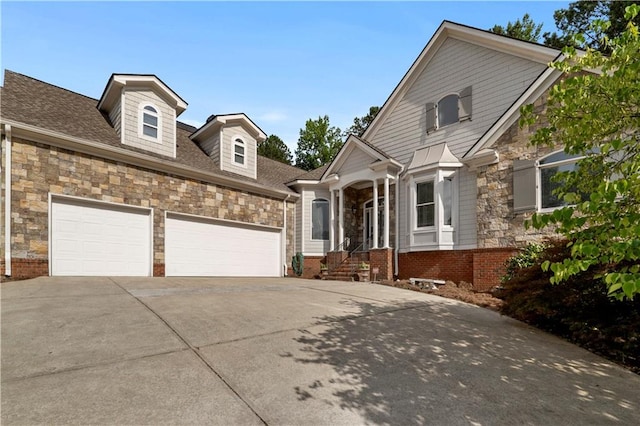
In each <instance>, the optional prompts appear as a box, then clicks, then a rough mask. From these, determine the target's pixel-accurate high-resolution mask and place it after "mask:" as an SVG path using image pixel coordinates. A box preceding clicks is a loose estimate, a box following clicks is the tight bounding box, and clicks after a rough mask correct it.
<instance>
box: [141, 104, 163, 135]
mask: <svg viewBox="0 0 640 426" xmlns="http://www.w3.org/2000/svg"><path fill="white" fill-rule="evenodd" d="M148 106H149V107H151V108H153V109H155V110H156V117H157V118H158V137H157V138H153V137H151V136H147V135H145V134H144V131H143V128H144V114H149V113H150V111H146V110H145V109H144V108H145V107H148ZM138 137H139V138H141V139H144V140H147V141H151V142H155V143H160V144H161V143H162V112H161V111H160V108H158V106H157V105H155V104H152V103H150V102H141V103H140V105H138Z"/></svg>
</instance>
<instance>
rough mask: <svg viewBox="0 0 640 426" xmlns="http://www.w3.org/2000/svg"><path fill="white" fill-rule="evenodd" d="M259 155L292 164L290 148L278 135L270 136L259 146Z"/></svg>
mask: <svg viewBox="0 0 640 426" xmlns="http://www.w3.org/2000/svg"><path fill="white" fill-rule="evenodd" d="M258 154H259V155H262V156H263V157H267V158H271V159H272V160H276V161H279V162H281V163H284V164H291V161H292V156H291V151H290V150H289V147H288V146H287V145H286V144H285V143H284V142H283V141H282V139H280V138H279V137H277V136H276V135H269V137H267V139H265V140H264V142H262V143H260V144H258Z"/></svg>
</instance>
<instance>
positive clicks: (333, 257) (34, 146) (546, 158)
mask: <svg viewBox="0 0 640 426" xmlns="http://www.w3.org/2000/svg"><path fill="white" fill-rule="evenodd" d="M559 54H560V52H559V51H557V50H555V49H551V48H549V47H546V46H542V45H539V44H535V43H530V42H525V41H521V40H516V39H512V38H509V37H505V36H501V35H497V34H493V33H490V32H488V31H484V30H479V29H476V28H471V27H467V26H464V25H460V24H456V23H452V22H448V21H445V22H443V23H442V24H441V25H440V27H439V28H438V30H437V31H436V33H435V34H434V35H433V37H432V38H431V40H430V41H429V42H428V44H427V45H426V47H425V48H424V50H423V51H422V52H421V53H420V55H419V56H418V58H417V59H416V60H415V62H414V63H413V65H412V66H411V68H410V69H409V70H408V71H407V73H406V74H405V75H404V76H403V77H402V79H401V80H400V82H399V83H398V85H397V86H396V87H395V89H393V91H392V93H391V95H390V96H389V98H388V99H387V101H386V102H385V103H384V105H383V106H382V108H381V110H380V112H379V113H378V115H377V116H376V118H375V119H374V121H373V122H372V123H371V125H370V126H369V127H368V128H367V129H366V130H365V132H364V133H363V134H362V135H361V136H356V135H351V136H349V137H348V138H347V140H346V142H345V144H344V146H343V147H342V149H341V150H340V152H339V153H338V154H337V156H336V157H335V158H334V159H333V161H332V162H331V163H330V164H327V165H325V166H323V167H321V168H319V169H317V170H314V171H311V172H304V171H302V170H300V169H297V168H295V167H291V166H287V165H284V164H282V163H278V162H275V161H272V160H269V159H267V158H264V157H261V156H260V155H258V154H257V152H256V150H257V145H258V144H259V143H261V142H262V141H263V140H265V138H266V135H265V133H264V132H263V131H262V130H261V129H260V127H259V126H257V125H256V124H255V123H254V122H253V121H252V120H251V119H250V118H249V117H247V116H246V115H245V114H242V113H236V114H225V115H213V116H211V117H209V118H208V119H207V121H206V123H205V124H204V125H203V126H202V127H200V128H197V129H196V128H194V127H192V126H188V125H186V124H184V123H181V122H180V121H178V116H179V115H180V114H181V113H182V112H184V111H185V109H186V108H187V103H186V102H185V101H184V100H183V99H182V98H181V97H180V96H179V95H178V94H176V93H175V92H174V91H173V90H171V88H170V87H169V86H167V85H166V84H165V83H164V82H163V81H162V80H160V79H159V78H158V77H156V76H155V75H138V74H114V75H112V76H111V78H110V79H109V81H108V82H107V84H106V87H105V90H104V93H103V94H102V96H101V98H100V99H92V98H88V97H86V96H83V95H81V94H77V93H73V92H70V91H68V90H66V89H63V88H59V87H56V86H53V85H51V84H48V83H44V82H42V81H38V80H36V79H34V78H31V77H28V76H25V75H21V74H18V73H15V72H12V71H8V70H7V71H5V80H4V86H3V87H2V91H1V92H0V94H1V106H2V110H1V114H0V124H1V129H2V146H1V148H2V162H1V167H2V172H1V175H2V202H1V207H0V212H1V214H2V217H1V220H2V223H3V227H2V235H1V237H2V241H3V242H2V244H0V252H1V253H2V254H1V260H0V262H1V264H0V268H2V271H0V272H1V273H2V274H4V275H12V276H23V277H28V276H38V275H147V276H151V275H154V276H164V275H166V276H185V275H191V276H282V275H285V274H290V273H291V259H292V256H294V254H295V253H298V252H299V253H302V254H303V255H304V265H305V268H304V275H303V276H306V277H311V276H316V275H317V274H318V273H319V272H320V264H321V263H325V264H328V265H330V269H336V270H337V269H338V268H340V265H341V264H342V265H345V264H347V263H348V262H349V256H350V255H351V254H352V253H360V254H364V257H359V258H358V259H363V260H366V261H367V262H369V263H370V264H371V266H372V270H373V269H375V272H376V275H377V278H380V279H391V278H393V277H394V276H396V277H400V278H410V277H423V278H433V279H450V280H454V281H467V282H472V283H473V284H474V285H475V286H476V287H478V288H488V287H490V286H492V285H495V284H497V283H498V282H499V276H500V274H501V265H502V264H503V262H504V261H505V260H506V259H507V258H508V257H509V256H510V255H512V254H513V253H514V251H515V250H516V249H517V248H518V247H520V246H522V245H523V244H526V242H528V241H532V240H537V239H540V238H542V237H543V235H541V234H538V233H536V231H533V230H525V229H524V226H523V222H524V220H525V219H526V218H527V217H528V216H529V215H530V214H531V213H532V212H534V211H543V210H547V209H552V208H554V207H556V206H557V205H558V200H556V199H555V198H554V197H553V195H552V194H551V191H552V189H553V188H552V186H553V183H552V182H551V181H550V180H549V178H550V177H551V176H552V175H553V174H554V173H556V172H557V171H558V170H561V169H566V168H567V167H571V165H572V164H573V162H574V161H575V159H571V158H567V157H566V155H565V154H564V153H563V152H562V151H554V150H551V149H548V150H545V149H541V148H536V147H531V146H529V145H528V139H529V136H530V132H531V131H532V130H533V129H520V127H519V125H518V118H519V108H520V107H521V106H522V105H525V104H529V103H534V104H535V105H536V108H538V109H542V108H544V105H545V98H546V96H545V93H546V91H547V90H548V89H549V88H550V87H551V86H552V85H553V84H554V83H555V82H556V81H557V80H558V78H559V77H560V74H559V73H558V72H557V71H555V70H553V69H551V68H549V67H548V64H549V62H551V61H553V60H554V59H555V58H556V57H558V55H559Z"/></svg>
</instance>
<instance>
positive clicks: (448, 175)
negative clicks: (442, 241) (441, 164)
mask: <svg viewBox="0 0 640 426" xmlns="http://www.w3.org/2000/svg"><path fill="white" fill-rule="evenodd" d="M438 175H439V179H438V182H437V184H438V185H439V187H438V188H437V189H436V194H438V199H439V200H440V209H439V211H441V212H442V215H441V216H442V217H441V218H440V220H439V221H438V223H440V221H441V222H442V223H441V225H442V229H445V230H448V231H451V230H455V229H456V225H457V222H458V221H457V217H458V174H457V173H456V172H455V171H453V170H439V171H438ZM445 179H451V225H445V223H444V198H443V195H444V181H445Z"/></svg>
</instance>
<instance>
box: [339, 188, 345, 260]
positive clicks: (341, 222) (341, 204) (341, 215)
mask: <svg viewBox="0 0 640 426" xmlns="http://www.w3.org/2000/svg"><path fill="white" fill-rule="evenodd" d="M339 197H340V200H339V202H338V222H339V223H338V244H342V243H343V241H344V190H343V189H342V188H340V193H339ZM342 249H343V250H344V247H343V248H342Z"/></svg>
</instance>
